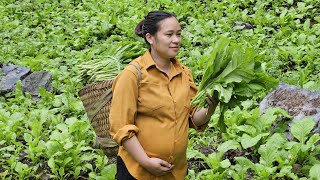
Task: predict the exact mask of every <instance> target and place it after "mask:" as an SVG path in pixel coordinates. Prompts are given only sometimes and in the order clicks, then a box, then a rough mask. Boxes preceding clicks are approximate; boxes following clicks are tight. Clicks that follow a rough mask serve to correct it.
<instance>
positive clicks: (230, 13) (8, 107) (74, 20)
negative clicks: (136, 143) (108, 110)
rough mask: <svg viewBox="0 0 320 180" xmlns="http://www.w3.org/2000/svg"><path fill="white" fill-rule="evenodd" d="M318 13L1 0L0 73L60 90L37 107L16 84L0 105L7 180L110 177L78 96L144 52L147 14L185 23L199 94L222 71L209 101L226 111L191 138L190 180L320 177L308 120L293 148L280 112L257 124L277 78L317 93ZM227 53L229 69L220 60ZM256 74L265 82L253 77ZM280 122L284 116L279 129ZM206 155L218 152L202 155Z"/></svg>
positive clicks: (288, 2)
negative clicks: (42, 78) (44, 76)
mask: <svg viewBox="0 0 320 180" xmlns="http://www.w3.org/2000/svg"><path fill="white" fill-rule="evenodd" d="M146 2H147V3H146ZM319 5H320V4H319V2H318V1H316V0H308V1H303V2H302V1H301V2H300V1H299V2H298V1H293V0H280V1H272V0H266V1H261V0H258V1H252V0H250V1H248V0H237V1H235V0H224V1H218V0H214V1H208V0H201V1H190V0H186V1H171V0H160V1H134V0H126V1H123V0H117V1H110V0H107V1H99V0H98V1H92V0H86V1H80V0H74V1H54V0H34V1H30V0H20V1H13V0H2V1H1V2H0V24H1V26H0V66H1V65H2V64H16V65H22V66H26V67H29V68H31V70H32V71H38V70H46V71H49V72H51V73H52V75H53V82H52V86H53V91H52V92H47V91H46V90H45V89H39V98H41V100H40V101H35V100H34V99H33V97H31V95H30V94H28V93H23V91H22V88H21V82H20V81H19V82H18V83H17V84H16V89H15V92H12V93H7V94H5V95H3V96H1V97H0V178H1V179H81V178H83V179H114V175H115V171H116V167H115V164H112V163H110V164H109V158H108V157H106V156H104V155H103V153H102V151H100V150H98V149H93V148H92V147H91V145H92V144H93V143H94V139H95V138H94V136H95V135H94V131H93V130H92V128H91V126H90V123H89V121H88V118H87V116H86V114H85V111H84V109H83V106H82V104H81V101H80V100H79V97H78V96H77V92H78V90H79V89H80V88H81V87H82V86H83V85H84V84H86V83H88V82H92V81H97V80H101V79H108V78H112V77H113V76H114V75H115V74H117V71H118V70H120V69H122V68H123V65H122V64H127V63H129V61H130V60H131V59H133V58H134V57H136V56H138V55H139V54H141V53H142V52H143V51H144V50H145V48H147V47H146V46H143V44H144V40H143V39H142V38H139V37H138V36H136V35H135V34H134V31H133V30H134V28H135V25H136V24H137V23H138V22H139V21H140V20H142V19H143V17H144V16H145V15H146V14H147V12H149V11H151V10H154V9H164V10H167V11H171V12H175V13H176V14H177V17H178V19H179V20H180V22H181V25H182V28H183V30H182V36H183V44H182V47H181V51H180V53H179V55H178V56H179V57H178V58H179V59H180V60H181V62H182V63H183V64H185V65H186V66H188V67H189V68H190V69H191V70H192V72H193V77H194V80H195V83H196V84H197V85H199V87H201V88H202V87H203V86H204V85H202V83H207V80H208V81H210V80H211V79H210V78H209V75H213V76H215V75H219V74H222V75H221V76H217V77H219V78H218V79H220V80H221V81H219V83H220V85H219V84H218V85H217V84H216V85H215V86H214V88H213V90H212V91H211V92H209V93H211V94H214V92H216V93H217V92H218V94H216V96H217V97H218V96H219V97H220V99H221V100H222V102H224V103H228V104H229V106H228V107H226V106H220V108H218V110H219V113H216V114H214V116H213V117H212V120H211V122H210V123H209V125H208V128H207V130H206V131H205V132H204V133H201V134H199V133H196V132H195V131H194V130H190V138H189V144H188V152H187V156H188V159H189V160H195V159H196V160H199V161H200V164H202V165H203V166H204V168H202V169H198V168H196V167H192V169H189V174H188V177H187V179H294V180H295V179H307V178H308V179H319V164H320V162H319V161H320V160H319V154H320V146H319V144H318V142H319V139H320V137H319V134H317V133H316V134H312V133H311V129H312V127H314V122H313V120H311V119H309V118H306V119H304V120H303V121H302V122H303V123H302V122H296V123H293V124H292V125H291V127H292V128H291V130H290V133H291V134H292V136H293V138H294V139H293V140H292V141H289V140H288V139H287V138H286V136H285V131H286V127H288V126H289V122H290V121H291V120H290V119H291V117H290V116H289V115H288V114H287V113H286V112H284V111H282V110H280V109H270V110H268V111H267V112H266V113H265V114H264V115H262V116H260V112H259V109H258V108H257V105H258V103H259V101H260V100H261V98H263V97H264V96H265V95H266V94H267V93H268V91H267V90H265V89H264V88H263V86H262V85H261V82H263V83H265V85H266V87H270V85H271V84H273V81H270V82H269V77H270V76H272V77H274V78H276V79H277V80H278V81H283V82H286V83H289V84H292V85H297V86H300V87H303V88H307V89H310V90H318V91H319V90H320V89H319V87H320V81H319V76H320V73H319V72H320V61H319V59H320V53H319V48H318V47H319V43H320V39H319V38H318V36H319V35H320V30H319V29H320V28H319V23H320V18H319V8H318V6H319ZM234 22H246V23H250V24H251V25H252V27H253V28H252V29H246V28H245V26H243V25H233V24H234ZM221 37H225V38H228V39H229V40H230V43H229V46H230V48H231V49H230V50H231V51H232V52H233V54H228V53H226V52H224V50H225V49H224V48H225V46H222V45H223V44H222V45H221V46H218V45H217V42H218V40H219V39H220V38H221ZM224 43H226V42H224ZM226 44H228V43H226ZM215 46H217V47H215ZM236 46H240V47H241V48H238V47H236ZM218 50H221V51H222V52H223V53H218ZM117 52H118V53H117ZM219 52H220V51H219ZM221 57H227V58H229V60H230V59H231V60H232V61H230V62H232V63H226V62H225V61H214V62H213V60H214V59H215V58H219V59H221ZM250 58H252V59H254V62H255V63H254V64H255V66H252V63H251V64H250ZM115 59H117V61H114V60H115ZM241 62H245V63H243V64H242V66H241ZM96 63H97V64H96ZM110 63H111V64H112V66H110V67H104V66H105V65H106V64H110ZM81 65H83V66H81ZM84 65H88V67H87V68H83V67H84ZM235 65H240V66H235ZM250 65H251V66H250ZM210 66H213V67H214V68H209V67H210ZM244 66H247V67H246V68H248V69H250V68H251V71H249V70H244V69H243V68H242V67H244ZM238 67H241V68H238ZM249 67H250V68H249ZM252 68H253V69H252ZM111 69H112V70H111ZM206 69H208V71H206ZM114 70H116V71H114ZM252 70H255V72H256V76H255V78H256V79H258V81H249V79H251V78H252V76H251V75H252V72H253V71H252ZM98 71H101V72H102V73H101V72H100V74H97V75H94V74H95V73H97V72H98ZM104 72H108V74H106V73H104ZM213 72H215V73H216V74H215V73H213ZM257 72H259V73H257ZM2 75H3V73H0V77H1V76H2ZM92 75H94V76H92ZM111 75H112V76H111ZM90 77H91V79H90ZM230 82H236V83H238V85H231V84H230ZM248 82H249V83H248ZM228 83H229V84H228ZM236 83H234V84H236ZM267 83H271V84H267ZM221 84H222V85H221ZM201 88H200V89H201ZM235 90H236V91H235ZM205 93H207V92H206V91H205V92H204V95H205ZM235 95H237V96H235ZM236 97H237V99H235V98H236ZM238 97H239V98H238ZM240 97H246V98H245V99H248V98H249V100H246V101H243V99H241V98H240ZM232 100H236V101H237V103H230V102H231V101H232ZM240 102H241V103H240ZM231 105H232V106H231ZM235 105H237V106H235ZM220 114H221V115H222V116H219V115H220ZM280 117H284V118H285V120H284V121H281V122H280V123H279V125H278V126H276V127H274V126H275V124H277V123H278V119H279V118H280ZM219 118H221V119H224V123H225V125H226V126H225V128H226V131H225V132H224V133H220V131H219V130H218V127H219V125H218V121H219ZM221 122H222V121H221V120H220V123H221ZM220 125H221V124H220ZM204 147H205V148H208V149H211V150H212V151H211V152H209V153H207V155H205V154H203V153H202V152H200V150H201V148H204ZM107 164H108V165H107Z"/></svg>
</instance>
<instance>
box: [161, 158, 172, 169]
mask: <svg viewBox="0 0 320 180" xmlns="http://www.w3.org/2000/svg"><path fill="white" fill-rule="evenodd" d="M160 165H161V166H163V167H167V168H170V167H171V164H170V163H168V162H167V161H164V160H161V161H160Z"/></svg>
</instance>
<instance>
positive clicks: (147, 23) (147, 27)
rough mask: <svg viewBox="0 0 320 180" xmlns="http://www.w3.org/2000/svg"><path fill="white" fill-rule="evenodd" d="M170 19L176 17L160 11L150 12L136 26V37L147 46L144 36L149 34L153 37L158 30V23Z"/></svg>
mask: <svg viewBox="0 0 320 180" xmlns="http://www.w3.org/2000/svg"><path fill="white" fill-rule="evenodd" d="M170 17H176V15H175V14H172V13H169V12H165V11H161V10H156V11H151V12H149V13H148V15H147V16H145V17H144V20H142V21H141V22H140V23H139V24H138V25H137V26H136V28H135V30H134V31H135V33H136V34H137V35H138V36H140V37H143V38H144V39H145V41H146V42H147V44H149V42H148V41H147V40H146V34H147V33H150V34H151V35H153V36H154V35H155V34H156V33H157V32H158V30H159V22H160V21H162V20H164V19H166V18H170Z"/></svg>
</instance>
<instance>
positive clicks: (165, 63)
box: [151, 51, 171, 76]
mask: <svg viewBox="0 0 320 180" xmlns="http://www.w3.org/2000/svg"><path fill="white" fill-rule="evenodd" d="M151 57H152V59H153V61H154V62H155V63H156V65H157V66H158V67H159V68H160V69H161V70H163V71H164V72H165V73H166V74H167V75H168V76H169V73H170V67H171V61H170V59H163V58H161V57H159V56H158V55H157V54H156V53H153V52H152V51H151Z"/></svg>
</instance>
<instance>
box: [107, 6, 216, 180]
mask: <svg viewBox="0 0 320 180" xmlns="http://www.w3.org/2000/svg"><path fill="white" fill-rule="evenodd" d="M135 31H136V34H138V35H139V36H141V37H143V38H144V39H145V41H146V42H147V43H148V45H149V46H150V48H149V50H147V51H146V52H145V54H144V55H142V56H141V57H138V58H137V59H135V60H133V63H134V64H137V65H139V66H140V69H141V75H142V79H141V81H139V80H138V72H137V70H136V68H135V67H133V66H127V67H126V68H125V69H124V70H123V71H122V72H121V73H120V74H119V75H118V76H117V78H116V79H115V82H114V84H113V100H112V106H111V107H112V108H111V111H110V124H111V130H110V132H111V134H112V135H113V137H114V139H115V141H116V142H117V143H118V144H119V145H120V148H119V152H118V159H117V175H116V178H117V179H118V180H122V179H142V180H145V179H152V180H153V179H166V180H168V179H184V178H185V176H186V174H187V159H186V149H187V144H188V128H189V127H193V128H195V129H197V130H199V131H202V130H204V128H205V127H206V126H207V123H208V121H209V119H210V117H211V115H212V114H213V112H214V110H215V108H216V105H217V102H216V101H215V100H214V99H213V98H212V97H209V96H208V97H207V101H208V105H209V106H208V109H204V108H203V109H201V110H199V111H197V112H196V111H195V107H191V100H192V98H193V97H194V96H195V94H196V92H197V88H196V86H195V84H194V82H193V79H192V76H191V72H190V71H189V70H188V69H187V68H186V67H185V66H183V65H182V64H181V63H180V62H179V61H178V60H177V59H176V58H175V57H176V55H177V54H178V51H179V48H180V45H181V27H180V24H179V22H178V20H177V18H176V16H175V15H174V14H171V13H168V12H164V11H152V12H150V13H148V15H147V16H146V17H145V19H144V20H143V21H141V22H140V23H139V24H138V25H137V27H136V29H135Z"/></svg>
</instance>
